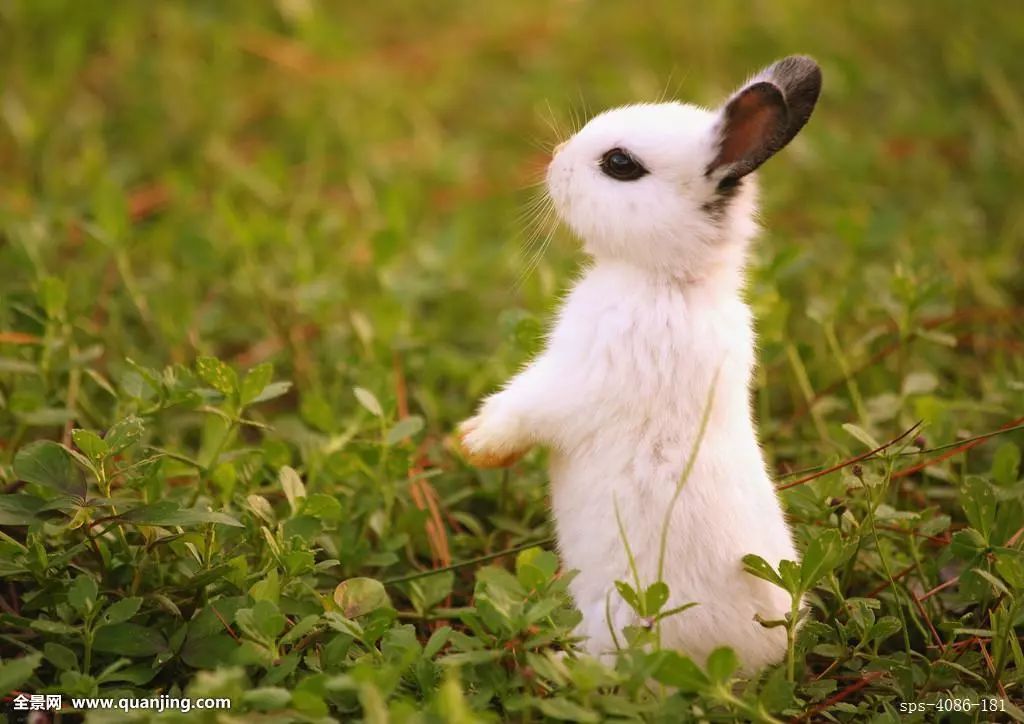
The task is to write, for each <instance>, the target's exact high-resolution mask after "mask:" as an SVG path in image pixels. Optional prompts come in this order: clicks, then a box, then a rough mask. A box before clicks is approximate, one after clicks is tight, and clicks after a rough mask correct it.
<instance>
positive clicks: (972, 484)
mask: <svg viewBox="0 0 1024 724" xmlns="http://www.w3.org/2000/svg"><path fill="white" fill-rule="evenodd" d="M960 504H961V505H962V506H963V508H964V514H965V515H966V516H967V521H968V522H969V523H970V524H971V526H972V527H973V528H975V529H977V530H978V532H980V533H981V535H982V537H983V538H984V539H985V540H989V536H990V535H991V534H992V526H993V525H994V524H995V521H996V496H995V493H994V492H993V490H992V486H991V485H989V483H988V482H987V481H985V480H983V479H982V478H980V477H978V476H976V475H970V476H968V477H967V479H966V480H965V481H964V484H963V487H962V488H961V489H960Z"/></svg>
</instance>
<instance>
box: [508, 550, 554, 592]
mask: <svg viewBox="0 0 1024 724" xmlns="http://www.w3.org/2000/svg"><path fill="white" fill-rule="evenodd" d="M557 570H558V556H557V555H555V554H554V553H552V552H550V551H546V550H544V549H542V548H527V549H526V550H525V551H522V552H521V553H519V555H517V556H516V578H517V579H518V580H519V583H520V584H522V586H523V588H525V589H526V590H527V591H533V590H537V589H540V588H543V587H544V586H545V585H546V584H547V583H548V582H549V581H550V580H551V579H552V578H553V577H554V575H555V572H556V571H557Z"/></svg>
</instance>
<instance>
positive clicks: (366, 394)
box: [352, 387, 384, 417]
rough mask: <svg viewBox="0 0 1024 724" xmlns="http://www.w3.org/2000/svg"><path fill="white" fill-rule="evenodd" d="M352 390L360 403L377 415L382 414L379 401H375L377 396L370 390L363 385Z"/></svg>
mask: <svg viewBox="0 0 1024 724" xmlns="http://www.w3.org/2000/svg"><path fill="white" fill-rule="evenodd" d="M352 392H354V393H355V396H356V399H357V400H359V404H360V405H362V406H363V407H365V408H366V409H367V410H369V411H370V412H371V413H373V414H374V415H376V416H377V417H383V416H384V409H383V408H382V407H381V406H380V402H378V401H377V398H376V397H375V396H374V394H373V393H372V392H370V391H369V390H367V389H365V388H363V387H355V388H353V389H352Z"/></svg>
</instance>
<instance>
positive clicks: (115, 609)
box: [100, 596, 142, 623]
mask: <svg viewBox="0 0 1024 724" xmlns="http://www.w3.org/2000/svg"><path fill="white" fill-rule="evenodd" d="M141 605H142V599H141V598H139V597H138V596H133V597H132V598H122V599H121V600H120V601H118V602H116V603H113V604H111V605H110V606H109V607H108V608H107V610H105V611H104V612H103V614H102V615H101V616H100V620H101V621H103V623H121V622H123V621H127V620H128V619H130V618H131V617H132V616H134V615H135V614H136V613H138V611H139V607H140V606H141Z"/></svg>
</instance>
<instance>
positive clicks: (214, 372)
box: [196, 357, 238, 397]
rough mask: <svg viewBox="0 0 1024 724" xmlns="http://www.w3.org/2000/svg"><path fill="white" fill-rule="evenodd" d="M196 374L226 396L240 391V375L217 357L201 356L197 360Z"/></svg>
mask: <svg viewBox="0 0 1024 724" xmlns="http://www.w3.org/2000/svg"><path fill="white" fill-rule="evenodd" d="M196 374H198V375H199V379H201V380H202V381H203V382H205V383H206V384H208V385H209V386H210V387H212V388H213V389H215V390H217V392H220V393H221V394H222V395H224V396H225V397H231V396H232V395H234V394H235V393H236V392H237V391H238V375H237V374H235V371H234V370H233V369H231V367H229V366H228V365H226V364H225V363H223V362H221V361H220V360H219V359H217V358H216V357H200V358H199V359H197V360H196Z"/></svg>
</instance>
